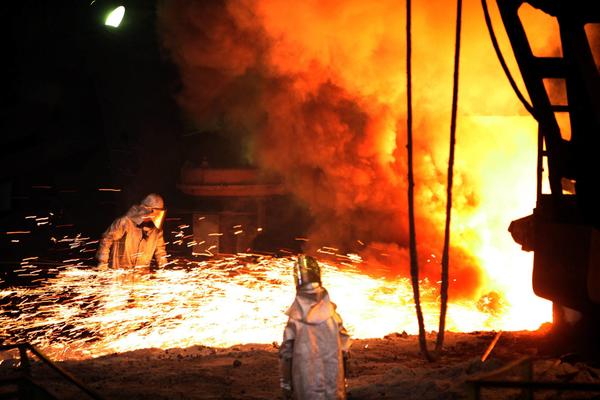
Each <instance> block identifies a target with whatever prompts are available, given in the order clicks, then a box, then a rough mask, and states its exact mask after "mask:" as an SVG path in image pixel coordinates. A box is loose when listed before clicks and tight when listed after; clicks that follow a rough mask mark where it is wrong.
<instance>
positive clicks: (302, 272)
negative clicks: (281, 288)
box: [294, 255, 321, 287]
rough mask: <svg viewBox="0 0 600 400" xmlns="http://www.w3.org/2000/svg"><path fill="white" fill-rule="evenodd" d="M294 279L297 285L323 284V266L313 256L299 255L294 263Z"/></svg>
mask: <svg viewBox="0 0 600 400" xmlns="http://www.w3.org/2000/svg"><path fill="white" fill-rule="evenodd" d="M294 281H295V282H296V287H300V286H302V285H304V284H306V283H318V284H321V267H319V264H318V263H317V260H315V259H314V257H311V256H305V255H299V256H298V259H297V260H296V262H295V263H294Z"/></svg>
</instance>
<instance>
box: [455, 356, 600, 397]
mask: <svg viewBox="0 0 600 400" xmlns="http://www.w3.org/2000/svg"><path fill="white" fill-rule="evenodd" d="M533 362H534V360H533V359H532V358H531V357H523V358H520V359H518V360H516V361H513V362H511V363H509V364H507V365H505V366H504V367H502V368H499V369H497V370H495V371H492V372H490V373H487V374H482V375H479V376H478V377H477V378H474V379H469V380H467V384H468V385H469V386H470V389H471V390H470V397H469V398H470V399H472V400H480V399H482V398H484V397H482V389H484V388H488V389H521V396H520V398H521V399H524V400H525V399H526V400H533V395H534V392H535V391H540V390H554V391H559V392H564V391H570V392H600V383H583V382H556V381H535V380H533Z"/></svg>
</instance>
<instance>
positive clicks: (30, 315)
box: [0, 255, 544, 359]
mask: <svg viewBox="0 0 600 400" xmlns="http://www.w3.org/2000/svg"><path fill="white" fill-rule="evenodd" d="M348 259H349V260H351V261H352V263H353V264H352V265H348V263H347V262H345V263H344V266H336V265H332V264H330V263H326V262H322V266H323V281H324V285H325V286H326V287H327V288H328V290H329V291H330V293H331V295H332V298H333V299H334V301H335V302H336V303H337V304H338V307H339V312H340V314H341V315H342V317H343V318H344V320H345V324H346V325H347V327H348V329H349V331H350V332H351V333H352V335H353V336H354V337H357V338H367V337H382V336H384V335H386V334H388V333H391V332H401V331H403V330H405V331H407V332H409V333H415V332H416V331H417V327H416V320H415V316H414V306H413V300H412V290H411V287H410V283H409V281H408V279H405V278H402V279H397V280H389V279H388V280H386V279H378V278H373V277H369V276H367V275H364V274H363V273H361V272H359V271H358V269H357V268H358V267H360V266H361V265H360V264H361V260H360V258H359V257H357V256H350V257H348ZM81 267H82V266H73V265H70V266H64V267H62V268H61V271H60V273H59V274H58V275H57V276H56V277H53V278H49V279H48V280H46V281H45V282H43V283H42V284H41V285H40V286H39V287H35V288H9V289H6V290H4V291H2V292H0V298H1V299H2V303H3V304H9V303H11V304H12V306H13V309H12V310H11V309H10V307H7V308H6V309H5V311H4V313H3V315H2V317H1V319H0V326H2V330H1V331H0V335H1V336H2V337H8V336H10V338H11V339H10V340H11V341H17V340H28V341H31V342H32V343H33V344H35V345H37V346H39V347H40V348H41V349H43V350H44V351H46V352H48V354H50V355H51V356H52V357H54V358H56V359H67V358H87V357H97V356H100V355H104V354H108V353H112V352H123V351H128V350H135V349H141V348H152V347H156V348H163V349H165V348H173V347H187V346H192V345H207V346H217V347H219V346H231V345H233V344H237V343H270V342H273V341H277V342H278V341H280V340H281V334H282V330H283V326H284V324H285V321H286V316H285V315H284V311H285V309H286V308H287V307H288V306H289V305H290V303H291V301H292V299H293V296H294V287H293V279H292V276H291V274H290V270H291V268H292V260H291V259H288V258H270V257H256V256H247V255H239V256H237V257H230V258H225V259H219V260H212V261H202V262H196V261H193V262H192V261H188V262H179V263H178V265H177V266H173V267H172V268H171V269H164V270H160V271H157V272H155V273H150V274H141V273H134V272H128V271H106V272H98V271H96V270H93V269H85V268H81ZM22 269H23V271H22V273H26V274H33V275H35V274H37V273H39V271H40V269H39V267H36V266H35V265H30V264H26V265H24V266H22ZM422 286H423V292H424V304H423V305H424V310H425V313H426V318H427V321H426V322H427V324H428V326H430V327H435V326H437V325H436V320H437V318H438V304H437V302H436V297H437V293H436V291H437V289H435V288H432V286H430V285H429V284H428V283H427V282H422ZM434 286H435V287H437V285H434ZM543 321H544V319H543V317H541V316H540V315H538V314H536V313H531V314H530V317H529V318H528V319H527V320H526V321H517V323H515V320H514V319H513V318H512V315H511V308H510V305H509V304H506V300H505V299H503V298H501V297H500V296H499V295H497V294H494V293H491V294H489V295H487V296H484V297H482V298H481V299H479V301H473V302H461V303H453V304H451V305H450V308H449V312H448V323H447V326H448V328H449V329H450V330H460V331H472V330H485V329H491V328H492V327H493V328H494V329H501V328H502V329H518V328H521V329H522V328H537V326H539V324H540V323H541V322H543Z"/></svg>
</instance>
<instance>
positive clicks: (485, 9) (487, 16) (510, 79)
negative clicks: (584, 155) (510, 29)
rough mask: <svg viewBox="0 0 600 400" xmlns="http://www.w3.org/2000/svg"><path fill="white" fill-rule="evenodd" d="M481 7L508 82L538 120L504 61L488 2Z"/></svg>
mask: <svg viewBox="0 0 600 400" xmlns="http://www.w3.org/2000/svg"><path fill="white" fill-rule="evenodd" d="M481 7H482V8H483V16H484V17H485V24H486V26H487V29H488V32H489V34H490V39H491V40H492V45H493V46H494V51H495V52H496V56H497V57H498V61H500V65H501V66H502V70H503V71H504V74H505V75H506V77H507V78H508V82H509V83H510V86H511V87H512V88H513V90H514V92H515V94H516V95H517V97H518V98H519V100H520V101H521V103H522V104H523V107H525V109H526V110H527V111H528V112H529V113H530V114H531V115H532V116H533V118H535V119H536V120H537V119H538V118H537V116H536V114H535V110H534V109H533V106H532V105H531V104H529V102H528V101H527V99H526V98H525V96H523V93H521V91H520V90H519V87H518V86H517V83H516V82H515V80H514V79H513V76H512V74H511V73H510V70H509V69H508V66H507V65H506V61H505V60H504V56H503V55H502V51H501V50H500V46H499V45H498V40H497V39H496V34H495V33H494V27H493V25H492V19H491V18H490V11H489V9H488V6H487V0H481Z"/></svg>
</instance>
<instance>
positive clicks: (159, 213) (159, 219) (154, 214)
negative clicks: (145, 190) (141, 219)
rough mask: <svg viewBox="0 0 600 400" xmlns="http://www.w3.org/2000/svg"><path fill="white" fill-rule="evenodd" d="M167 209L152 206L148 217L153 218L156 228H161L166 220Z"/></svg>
mask: <svg viewBox="0 0 600 400" xmlns="http://www.w3.org/2000/svg"><path fill="white" fill-rule="evenodd" d="M166 212H167V210H165V209H162V208H152V209H151V212H150V214H149V215H148V217H149V218H150V220H152V223H153V224H154V226H155V227H156V229H160V228H161V226H162V223H163V221H164V220H165V214H166Z"/></svg>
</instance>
